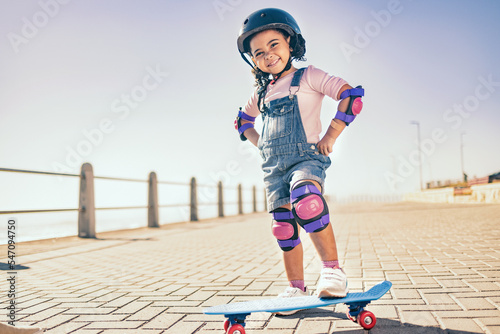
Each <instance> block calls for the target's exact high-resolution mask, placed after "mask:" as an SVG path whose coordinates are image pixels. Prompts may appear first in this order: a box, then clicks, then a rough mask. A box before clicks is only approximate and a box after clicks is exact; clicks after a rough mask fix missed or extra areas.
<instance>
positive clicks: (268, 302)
mask: <svg viewBox="0 0 500 334" xmlns="http://www.w3.org/2000/svg"><path fill="white" fill-rule="evenodd" d="M391 286H392V283H391V282H389V281H383V282H380V283H378V284H377V285H375V286H373V287H372V288H371V289H370V290H368V291H365V292H353V293H348V294H347V296H346V297H344V298H318V297H315V296H305V297H294V298H286V299H285V298H274V299H262V300H252V301H247V302H240V303H232V304H224V305H218V306H213V307H210V308H207V309H205V310H203V313H205V314H223V315H224V316H225V317H226V318H228V319H229V323H228V322H226V325H225V329H226V330H227V333H238V331H237V330H239V333H241V334H244V333H245V331H244V329H243V326H244V321H245V318H246V317H247V316H248V315H250V314H251V313H253V312H272V313H275V312H286V311H294V310H304V309H311V308H317V307H324V306H330V305H334V304H341V303H343V304H346V305H347V306H348V307H349V310H348V312H347V316H348V317H349V319H351V320H353V321H355V322H358V323H359V324H360V325H361V326H362V327H363V328H365V329H371V328H373V326H375V323H376V318H375V315H373V313H371V312H369V311H365V310H364V307H365V306H366V305H368V304H369V303H370V302H371V301H373V300H377V299H379V298H380V297H382V296H383V295H385V294H386V293H387V291H389V289H390V288H391ZM237 324H240V325H241V326H240V327H241V328H240V327H238V329H237V330H236V331H234V332H231V331H230V330H231V328H233V326H231V325H234V326H236V325H237ZM229 326H230V327H231V328H229ZM226 327H228V328H229V329H228V328H226ZM242 329H243V330H242Z"/></svg>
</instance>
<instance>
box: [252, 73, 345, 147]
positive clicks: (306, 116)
mask: <svg viewBox="0 0 500 334" xmlns="http://www.w3.org/2000/svg"><path fill="white" fill-rule="evenodd" d="M292 78H293V73H290V74H288V75H286V76H284V77H282V78H280V79H279V80H278V81H276V83H275V84H274V85H271V84H270V85H269V86H268V87H267V94H266V99H265V103H268V102H269V101H273V100H276V99H279V98H282V97H285V96H288V95H289V94H290V84H291V82H292ZM346 84H347V82H346V81H345V80H344V79H342V78H339V77H335V76H331V75H329V74H328V73H326V72H324V71H322V70H320V69H319V68H316V67H314V66H312V65H310V66H308V67H307V69H306V70H305V71H304V74H303V75H302V78H301V79H300V88H299V90H298V91H297V93H296V95H297V97H298V101H299V109H300V116H301V118H302V124H303V125H304V131H305V133H306V137H307V142H308V143H314V144H316V143H318V142H319V139H320V138H319V135H320V133H321V120H320V114H321V103H322V102H323V98H324V97H325V95H326V96H329V97H331V98H332V99H334V100H335V101H338V99H337V95H338V93H339V90H340V89H341V88H342V86H344V85H346ZM295 91H296V88H295V87H294V88H293V89H292V94H293V93H295ZM258 100H259V96H258V94H257V91H255V92H254V93H253V95H252V96H251V97H250V99H249V100H248V102H247V104H246V105H245V108H244V110H243V111H244V112H245V113H246V114H247V115H250V116H252V117H257V116H259V115H260V111H259V107H258V106H257V102H258Z"/></svg>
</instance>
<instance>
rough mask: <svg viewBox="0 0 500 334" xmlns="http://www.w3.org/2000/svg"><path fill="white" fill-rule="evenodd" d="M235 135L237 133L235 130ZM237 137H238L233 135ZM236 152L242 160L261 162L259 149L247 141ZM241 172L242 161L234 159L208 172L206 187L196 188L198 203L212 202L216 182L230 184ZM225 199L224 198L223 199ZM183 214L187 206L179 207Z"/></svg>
mask: <svg viewBox="0 0 500 334" xmlns="http://www.w3.org/2000/svg"><path fill="white" fill-rule="evenodd" d="M235 136H237V133H236V131H235ZM235 138H238V137H235ZM235 140H236V139H235ZM237 153H238V154H239V155H241V156H242V157H243V158H244V162H243V164H244V163H245V162H250V161H252V160H253V161H257V162H261V161H262V158H261V156H260V153H259V150H258V149H257V148H256V147H254V146H253V145H251V144H249V143H248V142H240V144H239V145H238V148H237ZM242 173H243V167H242V162H240V161H239V160H236V159H231V160H229V161H227V162H226V164H225V166H224V168H223V169H222V170H219V171H216V172H213V171H211V172H210V173H209V177H210V181H209V183H208V184H207V185H208V186H206V187H199V188H198V194H197V195H198V201H199V203H207V202H211V201H212V202H213V201H214V199H216V198H217V192H218V189H217V184H218V183H219V181H220V182H222V185H223V187H224V188H225V187H227V186H232V185H233V183H234V182H235V179H240V176H241V175H242ZM225 201H226V200H225ZM181 210H183V211H182V213H183V214H184V216H186V217H189V210H190V209H189V208H181ZM202 210H209V207H207V206H199V207H198V211H199V212H202Z"/></svg>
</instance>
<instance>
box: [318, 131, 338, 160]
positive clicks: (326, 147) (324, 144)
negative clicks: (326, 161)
mask: <svg viewBox="0 0 500 334" xmlns="http://www.w3.org/2000/svg"><path fill="white" fill-rule="evenodd" d="M333 144H335V138H334V137H331V136H329V135H328V134H325V136H324V137H323V138H322V139H321V140H320V141H319V142H318V144H317V147H318V151H319V153H321V154H323V155H325V156H328V155H329V154H330V153H332V148H333Z"/></svg>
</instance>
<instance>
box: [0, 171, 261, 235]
mask: <svg viewBox="0 0 500 334" xmlns="http://www.w3.org/2000/svg"><path fill="white" fill-rule="evenodd" d="M0 172H10V173H28V174H41V175H53V176H64V177H77V178H79V179H80V188H79V205H78V208H69V209H68V208H64V209H43V210H9V211H0V214H23V213H42V212H43V213H45V212H66V211H77V212H78V236H79V237H81V238H95V237H96V218H95V212H96V211H97V210H123V209H147V210H148V222H147V226H148V227H151V228H154V227H160V217H159V209H160V208H172V207H189V211H190V212H189V216H190V221H192V222H194V221H198V220H199V216H198V208H199V206H200V205H217V207H218V210H217V211H218V214H217V216H218V217H224V207H225V206H226V205H234V204H237V206H238V214H240V215H241V214H244V212H243V211H244V210H243V204H244V202H243V186H242V185H241V184H239V185H238V186H237V187H236V190H237V200H236V201H235V202H225V201H224V190H225V189H228V188H229V187H224V186H223V184H222V181H219V182H218V184H217V185H216V186H214V185H209V184H198V183H197V182H196V178H195V177H192V178H191V181H190V182H189V183H182V182H169V181H158V178H157V175H156V173H155V172H151V173H150V174H149V178H148V180H142V179H132V178H120V177H107V176H95V175H94V171H93V167H92V165H91V164H89V163H84V164H83V165H82V167H81V171H80V174H69V173H55V172H45V171H33V170H22V169H11V168H0ZM95 179H101V180H113V181H126V182H140V183H148V203H147V205H140V206H118V207H96V206H95V190H94V180H95ZM159 184H166V185H178V186H188V187H189V191H190V196H189V197H190V202H189V203H188V204H162V205H160V204H159V203H158V185H159ZM199 187H208V188H217V201H216V202H208V203H201V204H200V203H198V188H199ZM252 209H253V210H252V211H253V212H257V188H256V186H253V187H252ZM264 210H267V202H266V195H265V192H264Z"/></svg>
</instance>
